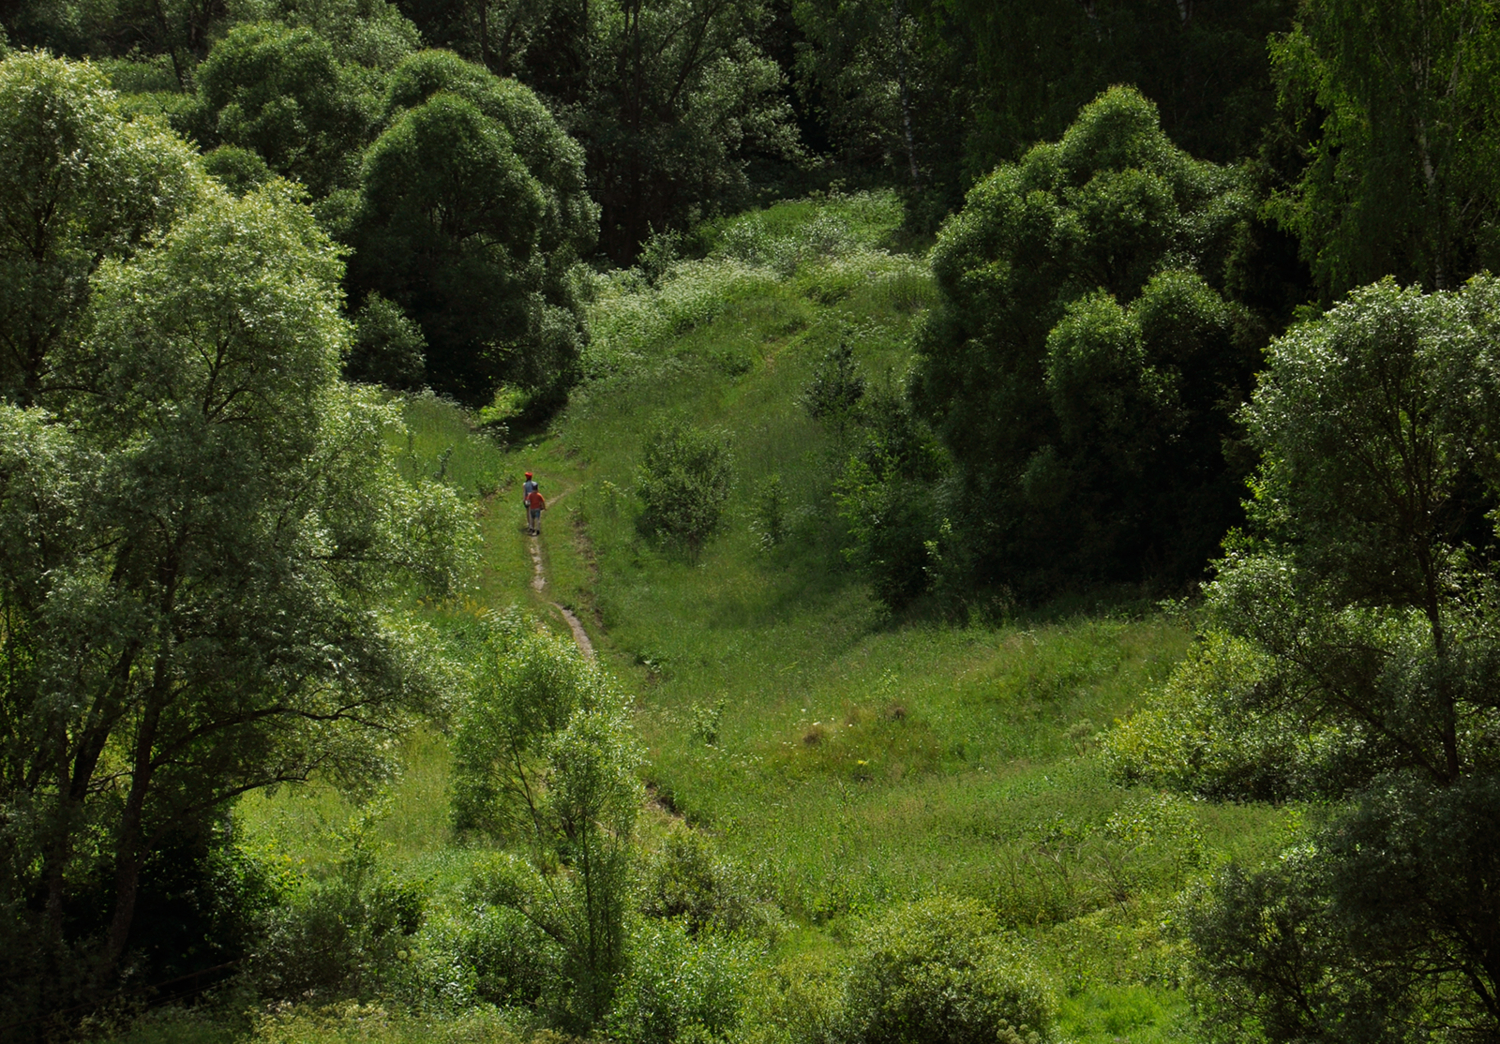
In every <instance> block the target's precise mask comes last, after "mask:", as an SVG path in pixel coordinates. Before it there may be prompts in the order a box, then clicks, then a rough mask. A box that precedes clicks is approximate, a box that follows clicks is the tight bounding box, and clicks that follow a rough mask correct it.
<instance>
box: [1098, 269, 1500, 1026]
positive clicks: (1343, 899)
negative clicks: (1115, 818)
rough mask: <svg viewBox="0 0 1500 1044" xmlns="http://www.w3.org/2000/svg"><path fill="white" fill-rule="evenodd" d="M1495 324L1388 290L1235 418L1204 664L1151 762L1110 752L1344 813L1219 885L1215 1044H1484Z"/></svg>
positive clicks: (1182, 779) (1499, 402)
mask: <svg viewBox="0 0 1500 1044" xmlns="http://www.w3.org/2000/svg"><path fill="white" fill-rule="evenodd" d="M1497 315H1500V288H1497V286H1496V284H1495V283H1494V282H1493V281H1492V280H1490V279H1487V278H1484V279H1475V280H1472V281H1471V282H1470V283H1469V284H1468V285H1467V286H1466V287H1465V288H1464V290H1462V291H1460V292H1457V293H1438V294H1432V295H1424V294H1422V293H1421V292H1420V290H1418V289H1415V288H1412V289H1401V288H1399V287H1397V286H1396V285H1395V284H1394V283H1393V282H1390V281H1386V282H1383V283H1379V284H1376V285H1374V286H1371V287H1367V288H1365V289H1363V290H1360V291H1357V292H1355V293H1353V294H1351V295H1350V297H1349V299H1348V300H1346V301H1345V302H1344V303H1342V304H1341V305H1339V306H1338V307H1337V308H1335V309H1334V310H1333V311H1331V312H1330V313H1328V314H1327V315H1326V316H1325V317H1323V318H1322V319H1320V320H1318V321H1317V322H1313V323H1307V324H1304V325H1302V326H1299V327H1297V328H1295V329H1293V330H1292V331H1291V332H1290V333H1289V334H1288V335H1287V336H1285V337H1284V338H1282V339H1280V340H1278V341H1276V342H1274V343H1273V345H1272V348H1271V352H1270V356H1269V369H1268V371H1267V373H1266V374H1265V376H1264V377H1263V379H1262V382H1261V385H1260V387H1259V388H1258V389H1257V391H1256V393H1255V397H1254V400H1253V401H1252V403H1251V404H1250V405H1249V406H1248V407H1247V408H1246V410H1245V420H1246V423H1247V425H1248V428H1249V432H1250V439H1251V441H1252V443H1253V444H1254V445H1255V446H1256V447H1257V448H1258V449H1260V451H1261V453H1262V460H1261V465H1260V469H1259V471H1258V472H1257V476H1256V479H1255V483H1254V486H1253V489H1254V492H1255V496H1254V499H1253V500H1252V501H1251V503H1250V504H1249V506H1248V514H1249V521H1250V524H1251V527H1252V528H1251V531H1250V533H1249V535H1245V536H1241V537H1239V538H1237V539H1236V541H1235V543H1234V544H1233V545H1232V547H1231V550H1230V553H1229V555H1228V556H1227V557H1226V558H1225V559H1224V560H1223V561H1221V562H1220V563H1219V565H1218V575H1217V578H1216V580H1215V581H1214V583H1213V584H1212V585H1211V586H1210V587H1209V589H1208V633H1209V635H1210V638H1209V639H1208V642H1207V643H1206V646H1205V651H1204V652H1203V653H1202V654H1200V656H1199V657H1198V658H1196V659H1195V660H1193V661H1192V662H1190V664H1189V665H1187V666H1186V667H1184V668H1183V669H1182V670H1180V671H1179V673H1178V675H1177V676H1175V677H1174V679H1173V681H1172V683H1171V684H1170V685H1169V686H1168V690H1167V697H1168V700H1169V701H1170V702H1167V703H1166V704H1165V706H1164V707H1163V708H1161V709H1158V710H1156V711H1155V712H1154V713H1155V714H1157V715H1158V717H1157V721H1158V722H1159V723H1160V724H1162V725H1165V726H1166V727H1167V728H1169V729H1178V730H1182V731H1183V732H1185V733H1186V735H1184V736H1182V737H1180V738H1175V739H1169V740H1168V741H1167V742H1166V743H1165V744H1163V746H1167V747H1172V746H1175V748H1176V751H1175V752H1169V753H1166V755H1165V756H1159V755H1156V754H1154V753H1152V752H1151V751H1150V749H1149V746H1147V747H1146V748H1145V749H1143V748H1142V745H1141V744H1140V743H1139V742H1138V741H1136V740H1133V739H1131V738H1128V737H1129V735H1130V734H1127V739H1125V740H1124V741H1123V742H1121V743H1119V744H1118V745H1117V747H1116V750H1117V753H1122V754H1125V761H1126V763H1127V764H1132V765H1133V766H1134V768H1135V770H1137V771H1142V772H1143V773H1144V774H1145V775H1147V776H1148V777H1150V778H1159V779H1163V780H1164V781H1170V782H1175V783H1177V784H1178V785H1187V786H1193V787H1197V788H1200V789H1203V790H1206V791H1209V792H1216V793H1220V794H1226V795H1230V796H1235V795H1237V794H1247V793H1248V794H1257V793H1258V794H1261V795H1265V796H1293V797H1303V796H1314V795H1328V796H1336V797H1345V798H1348V799H1350V804H1349V806H1348V807H1347V808H1346V809H1344V810H1342V811H1340V812H1338V813H1337V814H1335V815H1334V816H1333V817H1332V819H1331V822H1330V823H1329V824H1328V825H1327V827H1326V828H1324V829H1322V830H1320V831H1319V832H1318V833H1317V834H1316V835H1315V838H1314V840H1313V843H1311V844H1310V845H1308V846H1307V847H1306V849H1305V850H1303V851H1301V853H1300V854H1299V855H1297V856H1296V858H1294V859H1292V858H1289V859H1287V860H1285V861H1284V862H1283V863H1282V864H1281V865H1280V866H1278V867H1275V868H1272V869H1269V870H1266V871H1263V872H1261V873H1258V874H1253V875H1247V874H1245V873H1243V872H1238V871H1237V872H1233V873H1230V874H1228V875H1226V876H1225V877H1223V878H1222V879H1221V881H1220V882H1219V884H1218V885H1217V887H1216V890H1215V891H1214V892H1213V894H1212V899H1211V902H1210V903H1209V905H1208V906H1207V907H1206V909H1205V911H1204V912H1203V913H1201V914H1200V915H1199V917H1198V919H1197V920H1196V921H1195V922H1194V924H1195V927H1193V928H1192V929H1191V931H1192V934H1193V938H1194V939H1195V940H1196V941H1197V943H1198V947H1199V952H1200V954H1201V960H1202V962H1203V966H1204V974H1205V976H1206V978H1207V983H1208V984H1207V987H1206V990H1207V995H1208V996H1209V997H1210V998H1211V999H1212V1001H1213V1003H1214V1005H1215V1008H1214V1010H1215V1011H1217V1013H1218V1014H1217V1015H1216V1016H1215V1017H1216V1018H1218V1019H1220V1020H1221V1021H1222V1022H1224V1024H1225V1025H1228V1026H1232V1027H1234V1029H1233V1030H1227V1031H1226V1032H1242V1031H1243V1032H1249V1030H1248V1029H1247V1028H1246V1027H1249V1026H1253V1025H1257V1024H1258V1025H1260V1026H1261V1027H1262V1029H1261V1031H1260V1032H1262V1033H1264V1034H1265V1036H1266V1037H1267V1038H1268V1039H1271V1040H1305V1039H1312V1038H1326V1039H1386V1040H1417V1039H1426V1038H1425V1035H1426V1034H1428V1033H1429V1032H1431V1029H1432V1027H1434V1026H1439V1025H1444V1026H1450V1027H1452V1030H1451V1031H1450V1032H1451V1033H1452V1034H1453V1038H1452V1039H1466V1038H1467V1036H1469V1035H1476V1036H1483V1035H1486V1034H1491V1035H1492V1034H1493V1033H1495V1032H1496V1029H1497V1026H1500V1023H1497V1022H1496V1016H1495V1012H1494V1011H1493V1008H1492V1007H1491V1006H1490V1004H1489V998H1491V997H1492V996H1493V995H1494V990H1495V989H1496V986H1497V980H1496V979H1495V978H1494V976H1495V974H1496V971H1495V968H1494V967H1493V965H1492V963H1491V960H1490V958H1489V957H1488V956H1487V955H1488V954H1489V953H1491V952H1492V948H1491V942H1490V940H1491V939H1492V937H1493V930H1494V929H1493V926H1494V924H1495V923H1496V922H1495V911H1494V910H1493V909H1491V905H1490V904H1491V900H1490V898H1489V897H1490V896H1491V895H1492V894H1493V892H1494V888H1495V884H1494V882H1495V880H1496V873H1497V869H1496V864H1495V857H1494V853H1493V851H1492V844H1491V840H1490V834H1491V833H1492V832H1491V831H1490V830H1489V828H1488V825H1487V824H1488V822H1490V819H1489V817H1491V816H1492V815H1493V813H1492V812H1487V811H1484V809H1486V808H1487V807H1488V802H1490V801H1492V800H1493V791H1494V789H1495V785H1496V784H1495V780H1496V773H1497V769H1500V761H1497V760H1496V756H1495V753H1496V750H1495V746H1494V743H1493V739H1492V737H1493V735H1494V734H1495V728H1496V723H1497V722H1500V707H1497V704H1496V701H1495V697H1494V687H1493V684H1492V674H1493V664H1494V663H1495V662H1496V660H1495V657H1496V651H1497V646H1496V637H1495V632H1494V627H1493V615H1494V606H1495V601H1494V599H1495V592H1496V587H1495V577H1494V565H1493V549H1494V547H1495V535H1494V532H1493V529H1492V526H1493V518H1494V515H1493V508H1494V504H1495V501H1496V488H1497V487H1496V484H1495V482H1496V478H1497V477H1500V476H1497V474H1496V472H1495V470H1494V464H1493V455H1492V453H1491V452H1490V451H1489V449H1488V448H1487V447H1488V439H1489V435H1488V433H1489V432H1490V431H1491V430H1493V425H1494V423H1495V418H1496V417H1497V413H1496V410H1497V407H1500V371H1497V369H1496V360H1495V359H1494V358H1493V356H1492V347H1491V346H1492V344H1493V343H1494V342H1493V336H1494V334H1493V331H1494V329H1495V323H1496V321H1497V320H1496V317H1497ZM1184 707H1185V708H1187V713H1186V714H1183V713H1182V710H1181V709H1180V708H1184ZM1214 707H1218V708H1222V710H1223V713H1217V712H1212V711H1211V712H1210V713H1207V714H1202V713H1200V712H1199V711H1198V710H1197V708H1203V709H1209V708H1214ZM1146 727H1150V726H1149V725H1148V726H1146ZM1142 731H1143V730H1132V732H1133V735H1134V736H1137V737H1138V736H1140V735H1141V734H1142ZM1142 755H1144V756H1142ZM1268 924H1269V925H1274V926H1275V927H1274V930H1267V929H1266V928H1265V926H1266V925H1268ZM1253 926H1254V927H1253ZM1246 1020H1249V1021H1246Z"/></svg>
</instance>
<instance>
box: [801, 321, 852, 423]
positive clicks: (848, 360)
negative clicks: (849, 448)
mask: <svg viewBox="0 0 1500 1044" xmlns="http://www.w3.org/2000/svg"><path fill="white" fill-rule="evenodd" d="M864 395H865V378H864V374H862V373H860V370H859V364H858V363H857V362H855V361H854V350H853V349H852V348H850V347H849V342H847V341H840V342H839V344H838V346H837V347H835V348H830V349H829V350H828V352H827V353H826V354H825V355H824V356H823V359H822V361H821V362H820V363H818V366H817V368H816V369H815V370H813V375H812V380H811V381H809V382H808V383H807V387H806V388H804V389H803V390H802V406H803V408H804V409H806V410H807V415H808V416H809V417H811V418H812V419H813V420H816V421H825V422H827V423H828V424H829V426H830V427H832V428H833V429H834V431H835V432H836V433H837V434H838V436H839V437H840V438H842V437H843V435H844V432H845V430H846V429H847V428H848V426H849V425H850V423H851V422H853V420H854V418H855V413H856V411H857V410H858V409H859V403H860V400H861V399H863V398H864Z"/></svg>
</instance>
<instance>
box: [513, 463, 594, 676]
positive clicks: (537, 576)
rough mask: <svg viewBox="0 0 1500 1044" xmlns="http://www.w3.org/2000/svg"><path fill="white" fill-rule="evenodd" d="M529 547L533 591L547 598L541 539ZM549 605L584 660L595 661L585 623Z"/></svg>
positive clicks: (565, 609) (570, 612) (569, 611)
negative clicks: (566, 629) (563, 621)
mask: <svg viewBox="0 0 1500 1044" xmlns="http://www.w3.org/2000/svg"><path fill="white" fill-rule="evenodd" d="M565 496H567V494H566V493H562V494H559V495H558V496H557V498H556V499H555V500H553V501H552V503H553V504H556V503H557V502H558V501H560V500H562V498H563V497H565ZM527 546H528V548H529V549H530V551H531V564H532V566H533V567H534V568H535V572H534V573H533V574H532V577H531V589H532V590H533V591H535V592H536V593H537V594H539V595H542V597H544V598H546V593H545V592H546V589H547V568H546V566H545V565H543V564H542V544H541V537H540V536H534V537H532V538H531V542H530V543H529V544H528V545H527ZM547 604H548V605H550V606H551V607H552V608H554V609H556V610H557V611H558V612H560V613H562V617H563V619H564V620H566V621H567V622H568V629H569V630H570V631H572V632H573V641H575V642H577V643H578V649H579V651H580V652H582V653H583V656H584V659H586V660H592V659H594V643H593V642H591V641H589V635H588V632H587V631H585V630H584V629H583V623H582V622H581V621H580V620H579V619H578V617H577V616H575V615H574V614H573V612H572V610H570V609H568V608H566V607H565V606H562V605H559V604H558V603H557V602H554V601H552V600H551V599H547Z"/></svg>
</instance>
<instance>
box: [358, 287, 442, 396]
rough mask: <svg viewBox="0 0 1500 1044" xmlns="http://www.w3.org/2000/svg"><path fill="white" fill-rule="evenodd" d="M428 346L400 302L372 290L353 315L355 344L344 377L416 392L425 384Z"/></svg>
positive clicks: (418, 328) (419, 328) (420, 331)
mask: <svg viewBox="0 0 1500 1044" xmlns="http://www.w3.org/2000/svg"><path fill="white" fill-rule="evenodd" d="M426 347H427V342H426V341H425V340H424V339H423V337H422V330H421V327H419V326H417V324H416V323H414V322H412V321H411V320H410V319H408V318H407V317H406V313H404V312H403V311H401V306H400V305H398V304H396V303H395V302H393V301H387V300H386V299H385V298H383V297H381V296H380V295H379V294H376V293H371V294H370V295H368V296H367V297H366V298H365V301H364V304H362V305H360V308H359V312H358V313H357V314H356V315H355V317H354V347H353V349H352V350H351V351H350V352H349V358H348V359H347V360H346V361H345V362H344V376H345V377H347V378H348V379H349V380H351V381H363V382H367V383H370V384H383V385H385V386H386V387H387V388H395V389H397V390H400V391H413V390H415V389H417V388H420V387H421V386H422V378H423V374H424V371H425V363H424V361H423V352H424V351H425V350H426Z"/></svg>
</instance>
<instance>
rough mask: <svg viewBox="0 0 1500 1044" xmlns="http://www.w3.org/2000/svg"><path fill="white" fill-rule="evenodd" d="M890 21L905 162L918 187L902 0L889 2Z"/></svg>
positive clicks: (919, 175) (915, 143) (920, 177)
mask: <svg viewBox="0 0 1500 1044" xmlns="http://www.w3.org/2000/svg"><path fill="white" fill-rule="evenodd" d="M891 21H892V22H893V23H894V24H895V28H896V87H897V91H898V93H899V95H900V98H901V128H902V132H903V134H904V135H905V138H906V163H907V167H908V169H909V170H910V171H911V183H912V187H913V188H920V187H921V184H922V176H921V174H919V173H918V171H917V142H916V135H915V134H913V133H912V129H911V94H910V92H909V91H908V90H907V86H906V33H905V32H904V31H903V28H904V26H905V24H906V8H905V5H904V4H903V3H902V0H895V2H894V3H892V4H891Z"/></svg>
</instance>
